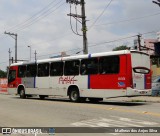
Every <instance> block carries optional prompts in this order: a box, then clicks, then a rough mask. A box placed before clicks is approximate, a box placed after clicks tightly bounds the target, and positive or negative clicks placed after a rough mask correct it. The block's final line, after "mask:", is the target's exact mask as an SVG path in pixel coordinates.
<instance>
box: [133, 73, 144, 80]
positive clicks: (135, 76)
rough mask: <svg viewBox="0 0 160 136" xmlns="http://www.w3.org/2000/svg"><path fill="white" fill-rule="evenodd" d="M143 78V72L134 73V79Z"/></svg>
mask: <svg viewBox="0 0 160 136" xmlns="http://www.w3.org/2000/svg"><path fill="white" fill-rule="evenodd" d="M141 78H142V75H141V74H138V75H137V74H134V79H141Z"/></svg>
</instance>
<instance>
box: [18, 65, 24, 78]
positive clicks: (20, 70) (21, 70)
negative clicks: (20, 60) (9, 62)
mask: <svg viewBox="0 0 160 136" xmlns="http://www.w3.org/2000/svg"><path fill="white" fill-rule="evenodd" d="M25 76H26V66H24V65H23V66H19V67H18V77H25Z"/></svg>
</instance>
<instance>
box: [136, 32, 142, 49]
mask: <svg viewBox="0 0 160 136" xmlns="http://www.w3.org/2000/svg"><path fill="white" fill-rule="evenodd" d="M137 36H138V47H139V51H141V46H142V45H141V35H140V34H139V35H137Z"/></svg>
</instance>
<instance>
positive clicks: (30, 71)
mask: <svg viewBox="0 0 160 136" xmlns="http://www.w3.org/2000/svg"><path fill="white" fill-rule="evenodd" d="M36 75H37V65H36V64H31V65H27V72H26V77H36Z"/></svg>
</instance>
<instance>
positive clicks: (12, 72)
mask: <svg viewBox="0 0 160 136" xmlns="http://www.w3.org/2000/svg"><path fill="white" fill-rule="evenodd" d="M15 79H16V70H10V71H9V75H8V83H10V82H13V81H14V80H15Z"/></svg>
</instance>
